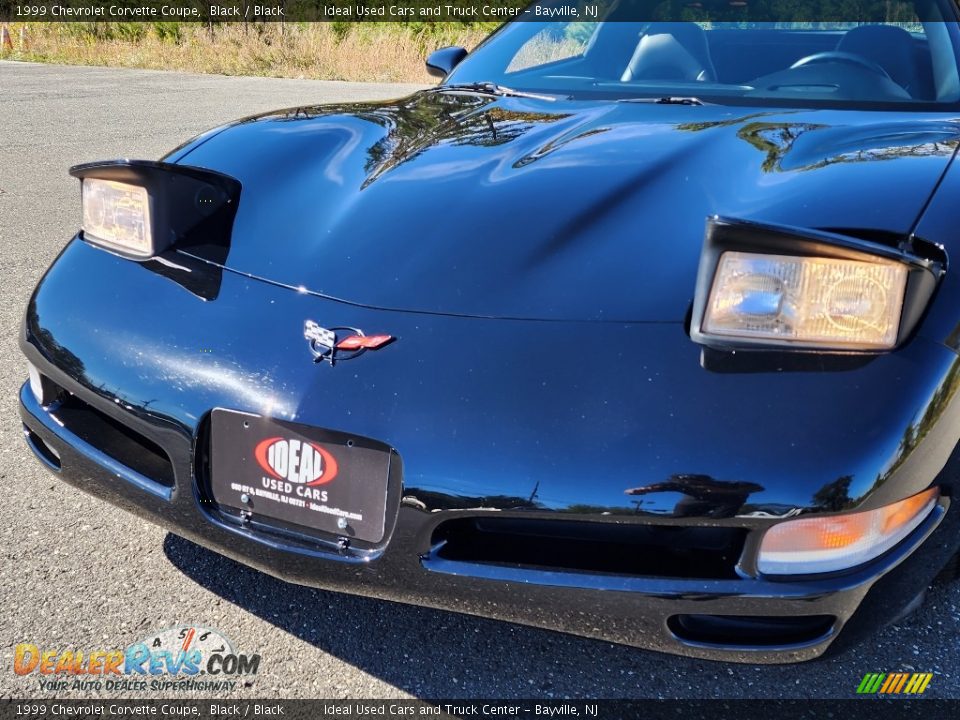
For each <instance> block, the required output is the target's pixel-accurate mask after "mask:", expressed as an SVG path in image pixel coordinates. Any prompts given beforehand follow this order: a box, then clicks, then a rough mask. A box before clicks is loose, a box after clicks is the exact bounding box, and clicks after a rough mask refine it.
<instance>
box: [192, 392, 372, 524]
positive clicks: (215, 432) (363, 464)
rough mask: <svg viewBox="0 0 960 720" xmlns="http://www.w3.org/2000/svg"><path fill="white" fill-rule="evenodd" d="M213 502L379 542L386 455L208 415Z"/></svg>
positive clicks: (233, 416) (282, 425) (329, 435)
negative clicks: (209, 417)
mask: <svg viewBox="0 0 960 720" xmlns="http://www.w3.org/2000/svg"><path fill="white" fill-rule="evenodd" d="M211 422H212V430H211V452H210V462H211V469H210V477H211V491H212V493H213V499H214V500H215V501H216V502H217V503H218V504H220V505H225V506H227V507H231V508H234V509H236V510H246V511H248V512H250V513H251V517H252V518H253V519H260V520H263V519H264V518H275V519H277V520H281V521H283V522H285V523H293V524H294V525H299V526H303V527H306V528H309V529H311V530H319V531H321V532H325V533H331V534H336V535H339V536H343V537H350V538H357V539H360V540H364V541H367V542H371V543H378V542H380V541H382V540H383V535H384V526H385V521H386V507H387V485H388V479H389V474H390V452H389V450H388V449H387V448H386V447H385V446H379V444H378V443H376V442H374V441H372V440H369V439H367V438H359V437H354V436H350V435H345V434H343V433H339V432H333V431H329V430H322V429H319V428H315V427H311V426H309V425H301V424H298V423H291V422H286V421H283V420H276V419H272V418H265V417H261V416H259V415H253V414H249V413H242V412H237V411H234V410H224V409H220V408H218V409H215V410H214V411H213V415H212V420H211Z"/></svg>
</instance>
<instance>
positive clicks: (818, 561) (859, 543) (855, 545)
mask: <svg viewBox="0 0 960 720" xmlns="http://www.w3.org/2000/svg"><path fill="white" fill-rule="evenodd" d="M939 495H940V491H939V489H938V488H930V489H929V490H926V491H924V492H922V493H920V494H918V495H914V496H912V497H909V498H907V499H906V500H901V501H900V502H896V503H893V504H891V505H884V506H883V507H880V508H877V509H875V510H866V511H864V512H855V513H845V514H841V515H823V516H819V517H810V518H798V519H796V520H786V521H784V522H781V523H779V524H777V525H774V526H773V527H771V528H770V529H769V530H767V531H766V533H764V535H763V539H762V540H761V541H760V551H759V554H758V557H757V570H759V571H760V572H761V573H764V574H766V575H799V574H810V573H826V572H834V571H837V570H846V569H848V568H852V567H856V566H857V565H862V564H863V563H865V562H868V561H870V560H873V559H874V558H876V557H879V556H880V555H882V554H883V553H885V552H886V551H887V550H889V549H890V548H892V547H893V546H894V545H896V544H897V543H899V542H900V541H901V540H903V539H904V538H905V537H906V536H907V535H909V534H910V533H911V532H913V530H914V529H915V528H916V527H917V526H918V525H920V523H922V522H923V520H924V519H925V518H926V517H927V516H928V515H930V512H931V511H932V510H933V508H934V506H935V505H936V504H937V498H938V497H939Z"/></svg>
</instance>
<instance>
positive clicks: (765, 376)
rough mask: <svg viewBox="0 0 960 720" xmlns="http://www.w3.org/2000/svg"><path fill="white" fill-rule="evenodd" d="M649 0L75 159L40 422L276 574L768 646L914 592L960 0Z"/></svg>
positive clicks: (88, 467) (584, 623) (30, 385)
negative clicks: (78, 210) (666, 8)
mask: <svg viewBox="0 0 960 720" xmlns="http://www.w3.org/2000/svg"><path fill="white" fill-rule="evenodd" d="M825 5H829V3H826V4H825V3H820V5H819V6H818V7H824V6H825ZM861 5H863V4H861ZM869 5H870V4H869V3H867V4H866V6H869ZM837 6H838V7H841V4H840V3H837ZM646 7H647V5H644V4H642V3H631V2H629V0H624V1H623V2H620V3H612V4H609V5H608V6H607V9H606V10H605V11H604V14H603V15H602V16H601V17H600V18H598V19H597V21H594V22H584V21H582V20H564V21H556V22H525V21H518V22H512V23H508V24H506V25H505V26H503V27H502V28H501V29H499V30H498V31H497V32H496V33H494V34H493V35H492V36H491V37H490V38H489V39H488V40H487V41H485V42H484V43H483V44H482V45H481V46H480V47H479V48H477V49H476V50H475V51H474V52H472V53H470V54H468V53H467V52H466V51H464V50H462V49H460V48H445V49H443V50H440V51H437V52H436V53H434V54H433V55H431V57H430V58H429V60H428V67H429V68H430V69H431V70H432V71H433V72H434V73H435V74H439V75H442V76H444V78H445V79H444V80H443V82H442V83H441V84H440V85H438V86H436V87H433V88H430V89H428V90H424V91H421V92H417V93H415V94H414V95H412V96H410V97H407V98H405V99H402V100H398V101H395V102H377V103H364V104H351V105H325V106H310V105H305V106H302V107H297V108H292V109H288V110H282V111H278V112H273V113H268V114H265V115H260V116H256V117H251V118H246V119H244V120H240V121H238V122H235V123H232V124H230V125H227V126H224V127H221V128H218V129H215V130H212V131H210V132H208V133H206V134H204V135H201V136H199V137H197V138H195V139H193V140H191V141H189V142H187V143H186V144H184V145H183V146H181V147H179V148H177V149H176V150H174V151H172V152H171V153H170V154H169V155H167V156H166V157H165V158H163V159H162V161H160V162H150V161H126V160H125V161H114V162H99V163H90V164H86V165H81V166H77V167H75V168H73V169H72V170H71V173H72V174H73V175H74V176H76V177H77V178H78V179H79V180H80V185H81V188H82V218H83V220H82V230H81V231H80V232H79V233H78V235H77V236H76V237H75V238H74V239H73V240H72V241H71V242H69V243H68V244H67V246H66V248H65V249H64V250H63V252H62V253H61V255H60V256H59V258H58V259H57V260H56V261H55V262H54V264H53V265H52V266H51V268H50V269H49V270H48V271H47V273H46V274H45V276H44V277H43V279H42V280H41V281H40V283H39V285H38V287H37V289H36V291H35V293H34V295H33V297H32V299H31V301H30V304H29V307H28V309H27V312H26V319H25V322H24V326H23V332H22V337H21V345H22V349H23V352H24V353H25V355H26V358H27V361H28V364H29V382H27V383H25V384H24V386H23V389H22V391H21V394H20V402H21V415H22V418H23V425H24V434H25V437H26V441H27V444H28V445H29V447H30V448H31V449H32V450H33V452H34V453H35V454H36V455H37V457H38V458H39V460H40V461H41V462H43V463H44V464H46V465H47V466H48V467H49V468H50V469H51V470H52V471H53V472H54V473H56V474H58V475H59V476H60V477H62V478H63V480H65V481H67V482H69V483H71V484H73V485H75V486H77V487H79V488H81V489H83V490H86V491H88V492H90V493H93V494H94V495H96V496H98V497H102V498H104V499H105V500H107V501H109V502H112V503H114V504H116V505H119V506H120V507H122V508H125V509H128V510H130V511H131V512H134V513H137V514H138V515H140V516H141V517H143V518H145V519H148V520H150V521H153V522H156V523H159V524H160V525H162V526H164V527H167V528H169V529H170V530H171V531H172V532H174V533H177V534H180V535H183V536H184V537H187V538H189V539H191V540H193V541H194V542H196V543H199V544H201V545H203V546H205V547H208V548H211V549H213V550H215V551H217V552H219V553H223V554H225V555H228V556H230V557H232V558H235V559H237V560H239V561H241V562H244V563H247V564H249V565H252V566H254V567H256V568H258V569H260V570H262V571H263V572H266V573H270V574H272V575H276V576H277V577H280V578H283V579H285V580H289V581H291V582H295V583H303V584H308V585H316V586H321V587H324V588H329V589H333V590H340V591H344V592H352V593H360V594H364V595H370V596H374V597H381V598H388V599H394V600H401V601H404V602H411V603H416V604H422V605H426V606H432V607H437V608H450V609H455V610H458V611H462V612H467V613H473V614H477V615H483V616H487V617H492V618H499V619H503V620H510V621H516V622H521V623H526V624H530V625H537V626H542V627H547V628H554V629H558V630H563V631H568V632H573V633H578V634H582V635H587V636H592V637H599V638H604V639H607V640H612V641H616V642H622V643H628V644H631V645H636V646H640V647H645V648H652V649H656V650H661V651H666V652H673V653H682V654H687V655H693V656H698V657H705V658H715V659H729V660H737V661H747V662H790V661H800V660H807V659H811V658H814V657H817V656H819V655H820V654H822V653H823V652H824V651H825V650H827V648H828V647H831V648H832V649H834V650H836V649H837V648H841V647H844V646H847V645H849V644H850V643H852V642H854V641H855V640H857V639H858V638H860V637H863V635H864V634H865V633H868V632H871V631H873V630H874V629H876V628H877V627H878V626H879V625H881V624H883V623H885V622H889V621H892V620H895V619H897V618H898V617H901V616H902V615H903V614H904V613H906V612H909V611H910V610H911V609H912V608H913V607H915V606H916V604H917V602H919V600H920V598H922V595H923V592H924V590H925V588H926V587H927V586H928V585H929V583H930V581H931V579H932V578H934V577H935V576H936V575H937V574H938V573H939V572H940V571H941V570H942V569H943V568H944V567H945V566H947V565H948V564H949V563H950V562H951V560H952V559H953V558H954V556H955V555H956V553H957V551H958V545H960V510H957V509H956V508H955V507H953V505H952V495H953V494H954V492H955V489H956V487H957V481H956V478H957V472H958V468H960V465H958V461H957V455H956V452H955V449H956V448H957V444H958V440H960V403H958V400H957V398H956V392H957V389H958V387H960V358H958V353H960V274H958V272H957V271H956V270H954V269H953V268H952V267H951V266H950V259H951V256H960V203H958V198H960V167H958V163H957V162H955V161H954V157H955V155H956V152H957V148H958V142H960V73H958V57H960V26H958V23H957V18H958V8H957V5H956V3H955V2H954V1H953V0H916V2H911V1H909V0H907V1H906V2H898V3H877V4H876V7H877V8H878V10H877V12H876V13H875V16H874V15H869V14H868V15H869V16H868V17H862V18H859V19H858V20H857V21H856V22H852V21H850V22H848V21H843V22H841V21H832V20H831V21H829V22H827V21H825V20H821V21H817V22H812V21H809V18H807V19H804V20H803V21H800V20H798V19H797V18H796V17H794V16H793V15H789V16H786V15H785V16H784V17H778V16H777V15H776V14H775V13H774V12H773V11H770V10H769V8H767V11H765V12H766V15H764V17H763V19H764V22H744V21H743V18H747V19H750V16H749V15H744V13H746V12H748V11H749V6H747V4H746V3H727V2H723V3H711V2H709V1H706V0H705V2H702V3H693V4H689V3H688V4H684V5H683V7H684V8H685V9H684V13H685V14H684V15H682V17H681V19H683V20H684V21H683V22H668V21H665V20H664V19H663V18H659V17H655V15H656V13H642V12H640V9H642V8H646ZM765 7H766V6H765ZM770 7H776V4H772V5H770ZM745 8H746V9H745ZM861 9H862V8H861ZM737 13H740V15H737ZM644 14H645V15H646V17H640V15H644ZM835 15H836V16H838V17H842V16H843V14H842V11H840V10H838V12H837V13H835ZM677 17H680V16H675V17H674V18H673V19H677ZM738 18H740V19H739V20H738ZM669 19H670V18H669V17H668V18H667V20H669Z"/></svg>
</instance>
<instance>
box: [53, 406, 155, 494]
mask: <svg viewBox="0 0 960 720" xmlns="http://www.w3.org/2000/svg"><path fill="white" fill-rule="evenodd" d="M64 398H65V399H64V400H63V402H62V403H61V404H60V406H59V407H57V408H56V410H55V411H54V412H53V415H54V416H55V417H56V419H58V420H59V421H60V422H61V423H63V426H64V428H66V429H67V430H69V431H70V432H72V433H73V434H74V435H76V436H77V437H79V438H80V439H81V440H84V441H85V442H87V443H89V444H90V445H93V447H95V448H97V450H99V451H101V452H102V453H104V454H106V455H109V456H110V457H112V458H113V459H114V460H116V461H117V462H118V463H120V464H121V465H126V466H127V467H128V468H130V469H131V470H134V471H135V472H138V473H140V474H141V475H143V476H144V477H146V478H148V479H150V480H152V481H154V482H155V483H157V484H159V485H163V486H164V487H173V463H171V462H170V458H169V456H168V455H167V454H166V453H165V452H164V451H163V449H162V448H161V447H160V446H159V445H157V444H156V443H155V442H153V441H152V440H150V439H148V438H146V437H144V436H143V435H141V434H140V433H138V432H135V431H134V430H131V429H130V428H128V427H127V426H126V425H124V424H123V423H121V422H118V421H117V420H114V419H113V418H112V417H110V416H109V415H105V414H104V413H102V412H100V411H99V410H97V409H96V408H94V407H93V406H92V405H88V404H87V403H85V402H83V401H82V400H80V399H79V398H77V397H76V396H75V395H69V394H66V393H64Z"/></svg>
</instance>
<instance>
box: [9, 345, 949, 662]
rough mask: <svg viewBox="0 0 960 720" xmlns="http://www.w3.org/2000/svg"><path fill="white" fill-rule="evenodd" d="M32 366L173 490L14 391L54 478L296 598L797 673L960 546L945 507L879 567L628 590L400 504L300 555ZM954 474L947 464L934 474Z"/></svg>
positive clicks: (912, 592)
mask: <svg viewBox="0 0 960 720" xmlns="http://www.w3.org/2000/svg"><path fill="white" fill-rule="evenodd" d="M30 359H31V361H32V362H34V363H35V364H37V365H39V366H40V369H41V371H42V372H43V373H45V374H49V376H50V377H53V378H54V379H55V380H56V382H57V383H58V384H60V385H61V386H62V387H63V388H65V389H66V390H68V391H69V392H71V393H75V394H76V396H77V397H82V398H83V401H84V402H86V403H89V404H90V406H91V407H93V408H94V409H95V410H96V411H98V412H100V413H103V414H104V415H106V416H109V417H113V418H123V421H124V423H126V424H127V425H128V426H129V427H130V428H132V429H133V430H134V431H135V432H136V433H141V434H142V436H144V437H148V438H150V439H151V440H152V441H153V442H155V443H156V445H157V446H158V447H160V448H162V449H163V450H164V451H165V452H166V453H167V454H168V455H169V458H170V461H171V464H172V468H173V477H172V482H171V484H170V485H169V486H167V485H164V484H162V483H159V482H157V481H155V480H154V479H152V478H150V477H147V476H145V475H144V474H143V473H141V472H138V471H136V470H134V469H133V468H131V467H129V466H127V465H125V464H123V463H121V462H119V461H118V460H117V459H115V458H114V457H111V456H110V455H109V454H107V453H106V452H104V451H103V450H102V449H100V448H98V447H96V446H95V445H94V444H92V443H91V442H88V441H87V440H85V439H83V438H81V437H79V436H78V435H77V434H75V433H74V432H72V431H71V430H69V429H67V427H65V426H64V424H63V423H62V422H61V421H60V419H59V418H58V417H57V410H58V408H57V406H56V405H52V406H49V407H43V406H41V405H40V404H39V403H38V402H37V400H36V399H35V398H34V396H33V394H32V392H31V391H30V389H29V387H28V385H26V384H25V385H24V387H23V388H22V390H21V394H20V414H21V417H22V420H23V424H24V431H25V435H26V438H27V442H28V444H29V445H30V447H31V449H33V451H34V452H35V453H36V454H37V456H38V457H39V458H40V459H41V460H42V461H43V462H44V464H45V465H47V466H48V467H49V468H50V469H51V470H52V471H54V472H55V473H56V474H58V475H59V476H60V477H61V478H62V479H63V480H65V481H67V482H69V483H70V484H72V485H74V486H76V487H79V488H80V489H83V490H85V491H87V492H89V493H91V494H93V495H95V496H97V497H100V498H103V499H104V500H107V501H109V502H111V503H113V504H115V505H117V506H119V507H121V508H124V509H126V510H128V511H130V512H133V513H135V514H137V515H139V516H140V517H143V518H145V519H148V520H150V521H151V522H154V523H156V524H158V525H160V526H162V527H166V528H168V529H170V530H171V531H172V532H174V533H176V534H178V535H182V536H183V537H186V538H188V539H190V540H192V541H193V542H196V543H198V544H200V545H203V546H204V547H207V548H210V549H212V550H215V551H216V552H219V553H222V554H224V555H226V556H228V557H231V558H234V559H236V560H238V561H240V562H243V563H246V564H248V565H251V566H253V567H255V568H257V569H259V570H261V571H263V572H266V573H269V574H271V575H274V576H276V577H278V578H281V579H283V580H286V581H289V582H294V583H299V584H304V585H312V586H317V587H323V588H326V589H330V590H336V591H343V592H348V593H355V594H361V595H366V596H371V597H377V598H383V599H389V600H395V601H401V602H407V603H413V604H417V605H424V606H429V607H435V608H442V609H447V610H455V611H459V612H465V613H469V614H475V615H479V616H484V617H490V618H495V619H500V620H506V621H513V622H519V623H523V624H529V625H534V626H540V627H544V628H550V629H555V630H561V631H566V632H571V633H575V634H579V635H583V636H588V637H595V638H600V639H603V640H608V641H613V642H620V643H624V644H628V645H634V646H637V647H642V648H648V649H652V650H657V651H663V652H671V653H678V654H683V655H690V656H695V657H702V658H709V659H720V660H731V661H739V662H755V663H778V662H797V661H803V660H809V659H812V658H815V657H817V656H819V655H821V654H822V653H823V652H824V651H825V650H826V649H827V648H828V647H829V646H831V645H832V644H834V642H835V641H837V640H838V638H840V641H839V642H837V643H836V646H837V647H839V646H841V645H848V644H850V643H852V642H855V641H856V640H857V639H858V638H859V637H860V636H862V635H864V634H868V633H870V632H873V631H875V630H876V629H877V627H878V626H879V625H882V624H884V622H887V621H891V620H893V619H895V618H896V617H898V616H899V614H900V613H901V612H902V611H903V609H904V608H906V607H907V606H908V605H909V604H910V603H911V601H912V600H913V599H914V598H916V597H917V596H918V595H919V594H920V593H922V592H923V590H924V589H925V588H926V587H927V585H928V584H929V582H930V581H931V579H932V578H933V577H934V576H935V575H936V573H937V572H938V571H939V570H940V569H941V568H942V567H943V566H944V564H946V562H947V561H948V560H949V559H950V557H952V555H953V554H954V553H955V552H956V551H957V546H958V540H960V522H958V520H957V512H956V511H955V510H952V509H951V507H950V502H949V498H942V499H941V501H940V504H939V505H938V507H937V508H935V510H934V512H933V513H932V514H931V516H930V517H929V518H927V520H925V521H924V522H923V524H922V525H921V526H920V527H918V528H917V529H916V530H915V531H914V532H913V533H912V535H911V536H910V537H909V538H907V540H905V541H904V542H903V543H901V544H900V545H899V546H898V547H896V548H895V549H893V550H891V551H890V552H888V553H887V554H886V555H884V556H883V557H881V558H879V559H878V560H876V561H874V562H872V563H870V564H868V565H867V566H864V567H862V568H860V569H858V570H856V571H854V572H850V573H846V574H842V575H838V576H831V577H822V578H818V579H807V580H800V581H792V582H785V581H782V582H781V581H778V582H772V581H770V580H764V579H759V578H755V577H746V576H741V577H736V578H715V579H686V578H664V577H659V578H657V577H625V576H622V575H615V574H604V573H590V572H556V571H549V570H542V569H531V568H523V567H511V566H508V565H495V564H487V563H474V562H469V561H464V560H450V559H445V558H444V557H443V555H442V553H438V552H437V548H436V546H435V545H433V546H432V542H431V539H432V538H433V537H434V530H435V528H437V527H438V525H440V524H441V523H444V522H447V521H449V520H451V519H452V518H463V517H466V516H470V515H471V514H473V515H476V514H477V513H476V512H474V513H471V512H470V511H463V510H440V509H437V508H427V507H419V506H411V505H409V504H401V506H400V508H399V511H398V513H397V515H396V525H395V527H394V528H393V532H392V536H391V537H390V539H389V542H388V543H387V544H385V545H384V546H383V547H382V548H381V549H379V550H375V551H369V552H352V551H351V550H349V549H345V550H342V551H337V550H336V549H334V548H330V549H329V550H328V549H324V548H318V547H310V546H309V545H305V544H303V545H297V544H296V543H291V542H285V541H283V540H282V539H279V538H278V537H277V536H275V535H272V534H270V533H264V532H260V531H258V530H256V529H255V528H252V527H245V526H241V525H237V524H233V523H230V522H227V521H224V520H223V519H222V518H221V517H218V515H217V514H216V513H215V512H212V511H211V509H210V508H207V507H204V506H203V503H202V502H201V493H199V492H198V484H197V477H196V475H197V472H196V460H197V454H196V450H197V448H196V444H197V439H196V438H195V437H193V438H191V437H185V435H184V430H183V429H182V428H175V427H169V428H163V427H158V426H157V425H156V424H154V423H153V422H152V421H150V420H149V419H147V418H144V417H138V416H137V415H136V414H133V413H130V412H128V411H125V409H124V408H123V407H122V406H121V405H120V404H119V403H110V402H109V401H107V400H105V399H103V398H101V397H98V396H97V395H95V394H93V393H91V392H90V391H89V390H86V389H84V388H82V387H81V386H80V385H79V384H77V383H75V382H74V381H72V380H71V379H70V378H69V377H68V376H66V375H65V374H63V373H62V372H60V371H59V370H58V369H57V368H55V367H53V366H52V365H46V364H44V361H43V360H42V358H40V357H39V356H35V357H34V356H31V358H30ZM955 466H956V465H955V462H954V459H953V458H951V462H950V463H948V466H947V468H946V469H945V470H944V473H947V472H951V469H952V468H953V467H955ZM519 515H520V516H532V514H531V513H529V512H525V513H519ZM541 515H542V514H541ZM748 542H749V541H748ZM918 549H921V551H919V552H915V551H917V550H918ZM841 631H843V632H842V633H841Z"/></svg>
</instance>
